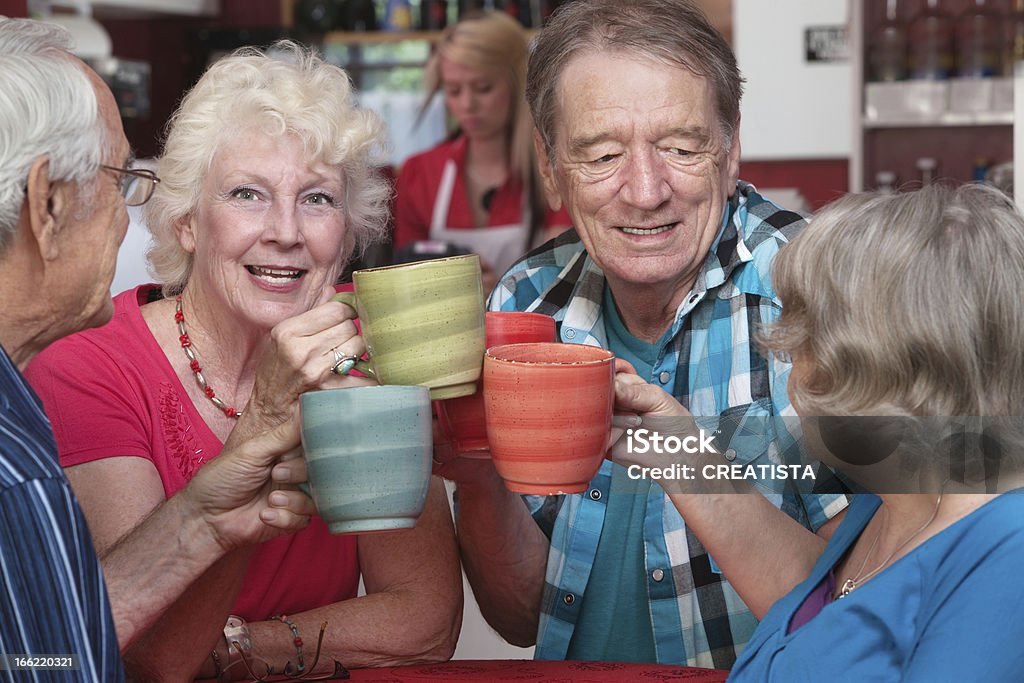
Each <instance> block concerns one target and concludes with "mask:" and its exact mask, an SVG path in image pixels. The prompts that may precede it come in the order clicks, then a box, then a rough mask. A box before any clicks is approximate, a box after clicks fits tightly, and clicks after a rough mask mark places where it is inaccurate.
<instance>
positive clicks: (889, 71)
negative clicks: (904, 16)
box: [868, 0, 1024, 81]
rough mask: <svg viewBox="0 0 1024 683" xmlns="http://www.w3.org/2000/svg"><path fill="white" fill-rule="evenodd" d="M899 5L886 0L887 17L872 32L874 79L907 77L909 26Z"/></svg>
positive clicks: (870, 41)
mask: <svg viewBox="0 0 1024 683" xmlns="http://www.w3.org/2000/svg"><path fill="white" fill-rule="evenodd" d="M1022 1H1024V0H1022ZM898 5H899V3H898V2H897V0H886V3H885V19H884V20H882V22H881V23H880V24H878V26H876V27H875V29H874V30H873V31H872V32H871V38H870V40H869V41H868V61H869V63H870V66H871V68H870V74H871V75H870V78H871V80H872V81H902V80H903V79H904V78H906V77H907V28H906V26H905V25H904V23H903V21H902V20H901V19H900V16H899V6H898Z"/></svg>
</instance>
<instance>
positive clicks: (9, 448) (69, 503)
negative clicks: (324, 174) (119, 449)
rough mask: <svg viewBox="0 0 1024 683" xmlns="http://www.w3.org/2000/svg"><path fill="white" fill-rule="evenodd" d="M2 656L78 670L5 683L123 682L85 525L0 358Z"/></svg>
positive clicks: (28, 392) (15, 374) (46, 439)
mask: <svg viewBox="0 0 1024 683" xmlns="http://www.w3.org/2000/svg"><path fill="white" fill-rule="evenodd" d="M0 654H2V655H7V656H13V655H19V654H22V655H24V654H27V655H72V654H73V655H75V656H76V657H77V660H78V665H79V669H78V670H77V671H68V670H35V671H28V670H18V671H0V680H4V681H8V680H19V681H21V680H33V681H88V682H90V683H91V682H93V681H104V683H106V682H107V681H114V682H116V681H123V680H124V669H123V667H122V664H121V654H120V651H119V650H118V645H117V634H116V633H115V632H114V620H113V617H112V616H111V613H110V605H109V603H108V601H107V589H106V586H105V585H104V583H103V574H102V572H101V570H100V563H99V560H98V559H97V557H96V552H95V551H94V550H93V545H92V537H91V536H90V535H89V528H88V527H87V526H86V523H85V517H84V516H83V515H82V511H81V509H80V508H79V507H78V503H77V501H76V500H75V497H74V495H73V494H72V492H71V487H70V485H69V484H68V481H67V479H66V478H65V477H64V472H63V470H61V468H60V465H58V464H57V446H56V444H55V443H54V440H53V433H52V432H51V430H50V422H49V420H47V419H46V415H45V414H44V413H43V407H42V404H41V403H40V401H39V398H38V397H37V396H36V395H35V392H33V391H32V389H30V388H29V386H28V384H26V382H25V379H24V378H23V377H22V376H21V373H20V372H19V371H18V369H17V368H16V367H15V366H14V364H13V363H12V362H11V359H10V358H9V357H8V356H7V353H6V352H5V351H4V350H3V349H2V348H0ZM10 663H11V662H8V664H10Z"/></svg>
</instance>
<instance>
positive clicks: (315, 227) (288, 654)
mask: <svg viewBox="0 0 1024 683" xmlns="http://www.w3.org/2000/svg"><path fill="white" fill-rule="evenodd" d="M380 140H381V132H380V126H379V123H378V121H377V119H376V118H375V117H374V116H373V115H372V114H371V113H369V112H366V111H363V110H360V109H358V108H357V107H356V106H355V104H354V100H353V93H352V88H351V85H350V82H349V79H348V77H347V75H346V74H345V73H344V72H343V71H342V70H341V69H338V68H337V67H334V66H331V65H329V64H327V63H325V62H323V61H322V60H321V59H320V58H319V57H317V56H315V55H314V54H312V53H310V52H308V51H306V50H304V49H302V48H300V47H298V46H296V45H294V44H289V43H282V44H278V45H276V46H275V48H274V49H273V50H271V51H269V52H267V53H265V54H264V53H262V52H259V51H256V50H252V49H244V50H241V51H239V52H237V53H235V54H234V55H231V56H229V57H227V58H225V59H223V60H221V61H219V62H217V63H216V64H214V65H213V66H212V67H211V68H210V69H209V70H208V71H207V72H206V74H204V76H203V77H202V78H201V79H200V81H199V82H198V83H197V84H196V86H195V87H194V88H193V89H192V91H191V92H190V93H189V94H188V95H187V97H186V98H185V99H184V101H183V102H182V105H181V107H180V109H179V110H178V112H177V113H176V114H175V115H174V117H173V119H172V121H171V124H170V127H169V134H168V137H167V141H166V144H165V148H164V155H163V157H162V158H161V159H160V164H159V169H158V174H159V176H160V178H161V182H160V184H159V187H158V188H157V189H156V191H155V195H154V196H153V198H152V200H151V201H150V202H149V203H148V204H147V205H146V209H147V211H146V218H147V223H148V225H149V227H150V229H151V230H152V232H153V238H154V246H153V247H152V249H151V251H150V253H149V256H150V262H151V267H152V271H153V273H154V274H155V275H156V277H157V278H158V279H159V281H160V285H147V286H142V287H139V288H136V289H134V290H130V291H128V292H125V293H123V294H121V295H119V296H118V297H117V298H116V299H115V314H114V320H113V321H112V323H111V324H110V325H107V326H106V327H103V328H100V329H98V330H92V331H89V332H86V333H83V334H80V335H77V336H74V337H71V338H69V339H67V340H65V341H64V342H63V343H60V344H56V345H54V346H53V347H51V348H50V349H49V350H48V352H47V353H45V354H43V355H42V356H40V357H39V358H38V359H37V361H36V362H35V363H34V364H33V366H32V367H31V369H30V372H29V376H30V377H31V379H32V381H33V382H34V385H35V387H36V388H37V390H38V391H39V393H40V395H41V396H42V398H43V400H44V403H45V405H46V406H47V408H48V409H49V411H50V415H51V416H52V420H53V426H54V431H55V433H56V436H57V442H58V447H59V450H60V457H61V461H62V464H63V465H64V467H65V468H66V470H67V473H68V477H69V479H70V480H71V482H72V485H73V487H74V490H75V493H76V494H77V496H78V497H79V500H80V501H81V504H82V507H83V508H84V510H85V513H86V516H87V518H88V520H89V525H90V527H91V529H92V533H93V537H94V540H95V543H96V545H97V548H98V550H99V552H100V553H101V554H102V553H104V552H105V551H106V550H108V549H109V548H111V547H112V546H114V545H115V544H117V543H118V540H119V539H120V538H121V537H122V536H124V535H125V534H126V533H127V532H128V531H129V530H131V529H132V528H133V527H135V526H136V525H137V524H139V522H140V521H141V520H142V519H144V518H145V517H146V516H147V515H148V514H149V513H150V512H151V511H152V510H153V509H154V508H156V507H157V506H159V505H160V504H161V503H162V502H163V501H164V500H165V499H166V498H167V497H169V496H171V495H173V494H174V493H175V492H176V491H177V490H179V489H180V488H181V487H183V486H184V485H185V484H186V483H187V482H188V481H189V479H190V478H191V477H192V475H193V474H195V472H196V471H198V470H199V468H201V467H202V466H203V465H204V463H206V462H208V461H209V460H211V459H213V458H215V457H216V456H217V454H218V453H219V452H220V451H221V449H222V448H223V447H224V445H225V444H230V443H234V442H235V441H236V440H238V439H239V438H241V437H242V436H245V435H247V434H251V433H255V432H259V431H262V430H264V429H266V428H267V427H268V426H271V425H274V424H278V423H280V422H282V421H284V420H286V419H289V418H292V417H294V415H295V412H296V409H297V398H298V396H299V395H300V394H301V393H303V392H305V391H308V390H311V389H318V388H328V387H343V386H352V385H356V384H359V383H366V382H367V381H368V380H366V379H365V378H356V377H348V376H344V375H337V374H334V373H333V372H332V368H333V367H334V366H335V358H336V357H337V356H336V354H341V355H343V356H359V355H361V354H362V353H363V352H364V351H365V345H364V343H363V341H362V339H361V337H359V336H358V334H357V330H356V327H355V325H354V323H353V321H352V318H353V316H354V311H352V310H351V309H350V308H349V307H347V306H345V305H343V304H340V303H337V302H331V301H330V297H331V295H332V294H333V293H334V285H335V282H336V280H337V278H338V276H339V274H340V273H341V270H342V268H343V266H344V265H345V263H346V261H347V260H348V259H349V258H350V257H351V256H352V254H353V253H354V252H355V251H356V250H357V249H359V248H360V247H361V246H362V245H365V244H366V243H368V242H369V241H371V240H372V239H374V238H376V237H378V236H379V234H380V233H381V231H382V230H383V229H384V225H385V224H386V220H387V213H386V208H385V207H386V202H387V199H388V192H389V190H388V186H387V185H386V184H385V182H384V181H383V180H382V179H380V178H379V177H378V176H376V175H374V174H373V173H372V171H371V166H370V154H371V151H372V150H373V148H374V146H375V145H377V144H378V143H379V142H380ZM181 523H182V524H188V523H189V520H187V519H183V520H181ZM360 577H362V579H363V582H364V584H365V587H366V592H367V595H366V596H365V597H358V598H357V597H356V593H357V589H358V584H359V580H360ZM461 591H462V587H461V576H460V571H459V564H458V559H457V551H456V546H455V541H454V532H453V529H452V525H451V518H450V514H449V509H448V505H447V499H446V497H445V495H444V491H443V486H442V485H441V484H440V482H439V481H435V482H434V483H433V485H432V488H431V493H430V497H429V499H428V503H427V507H426V510H425V511H424V513H423V515H422V517H421V518H420V521H419V524H418V525H417V527H416V528H415V529H414V530H410V531H408V532H399V533H394V534H383V535H369V536H360V537H358V540H357V539H356V538H355V537H352V536H331V535H330V534H328V533H327V530H326V527H325V525H324V524H323V522H322V521H321V520H319V518H315V519H314V520H313V522H312V523H311V524H310V526H309V527H308V528H307V529H305V530H303V531H302V532H300V533H298V534H296V535H294V536H291V537H288V538H281V539H276V540H273V541H270V542H268V543H264V544H262V545H260V546H258V547H255V548H250V549H246V550H244V551H235V552H233V553H231V554H229V555H227V556H226V557H225V559H224V560H222V561H221V562H219V563H218V564H216V565H215V566H214V567H212V568H211V569H210V570H208V571H207V572H206V573H205V575H204V576H203V578H202V579H201V580H199V581H197V582H195V584H194V585H193V587H192V589H191V590H190V591H189V592H188V593H187V594H186V595H185V596H184V597H183V598H182V599H180V600H179V601H178V602H177V603H176V604H175V605H174V606H173V607H172V608H171V609H170V610H168V611H167V612H165V613H164V616H163V617H162V618H161V620H160V621H158V622H157V623H156V624H154V625H153V626H152V627H151V628H150V629H149V631H148V632H147V633H146V635H145V636H143V637H142V638H140V639H139V641H138V642H137V643H136V644H135V645H134V646H133V647H132V649H131V650H130V651H129V652H127V653H125V656H126V662H127V665H128V667H129V671H132V670H134V671H135V672H136V673H137V674H138V675H140V676H142V677H161V678H171V679H183V678H185V677H190V676H197V675H198V676H205V677H209V676H214V675H223V677H224V678H225V679H232V678H239V677H243V676H246V675H247V673H246V666H247V665H250V666H252V667H254V671H255V672H256V673H259V674H265V673H266V671H267V669H266V667H267V666H269V667H271V668H272V670H273V671H275V672H281V671H283V670H284V669H285V667H286V665H287V664H288V663H290V664H291V669H290V671H291V672H292V673H295V672H296V671H297V670H301V669H304V670H305V671H306V672H309V671H310V667H311V665H312V661H313V659H314V656H315V651H316V649H317V639H318V634H319V633H320V627H321V624H324V623H326V625H327V627H326V629H325V631H324V638H323V648H322V651H321V652H320V663H319V665H318V666H317V667H316V670H317V671H330V670H331V667H332V666H333V660H338V661H340V662H343V663H344V664H345V665H346V666H349V667H364V666H374V665H386V664H401V663H410V662H417V661H433V660H444V659H446V658H448V657H450V656H451V653H452V651H453V649H454V643H455V638H456V636H457V634H458V630H459V624H460V619H461V604H462V593H461ZM229 614H231V615H234V616H236V617H240V619H228V615H229ZM226 622H228V624H229V625H228V629H229V630H230V629H232V628H234V629H235V630H234V631H233V633H235V634H238V633H241V632H243V631H246V632H247V633H248V635H249V637H250V638H251V652H249V653H247V654H246V656H245V659H246V661H245V662H244V663H243V662H242V661H241V657H240V655H239V653H238V652H236V651H232V650H229V649H228V647H227V645H226V642H225V639H224V638H223V637H221V633H222V630H224V629H225V623H226ZM241 622H246V623H245V624H244V627H243V626H242V625H241ZM211 651H212V654H211ZM300 665H301V667H300Z"/></svg>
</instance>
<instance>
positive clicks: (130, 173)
mask: <svg viewBox="0 0 1024 683" xmlns="http://www.w3.org/2000/svg"><path fill="white" fill-rule="evenodd" d="M100 168H102V169H104V170H107V171H112V172H114V173H119V174H120V175H121V196H122V197H124V203H125V204H127V205H128V206H142V205H143V204H145V203H146V202H148V201H149V198H150V197H152V196H153V190H155V189H156V184H157V183H159V182H160V178H158V177H157V176H156V173H153V172H152V171H150V170H149V169H145V168H118V167H117V166H107V165H105V164H103V165H101V166H100Z"/></svg>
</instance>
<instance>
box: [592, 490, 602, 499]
mask: <svg viewBox="0 0 1024 683" xmlns="http://www.w3.org/2000/svg"><path fill="white" fill-rule="evenodd" d="M590 499H591V500H601V492H600V491H598V490H597V489H590Z"/></svg>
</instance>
